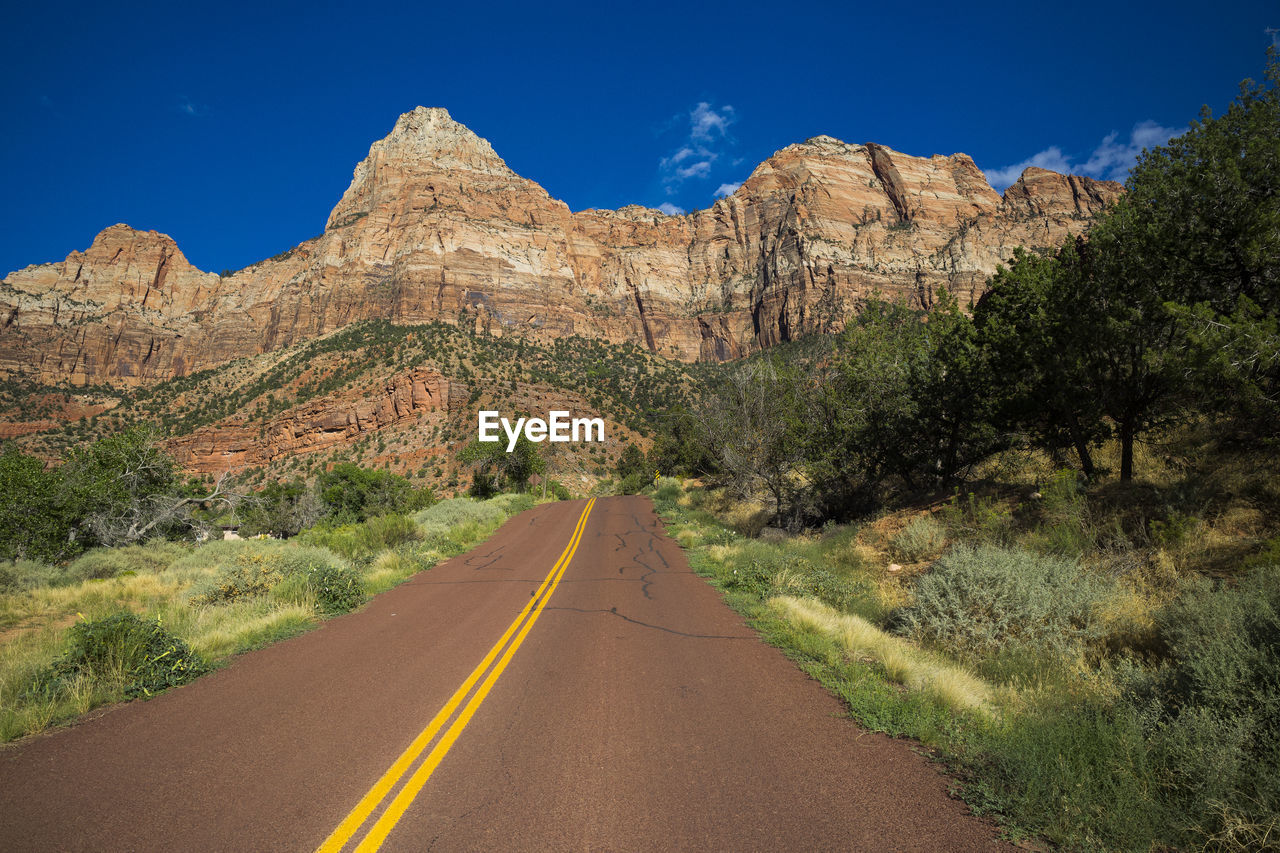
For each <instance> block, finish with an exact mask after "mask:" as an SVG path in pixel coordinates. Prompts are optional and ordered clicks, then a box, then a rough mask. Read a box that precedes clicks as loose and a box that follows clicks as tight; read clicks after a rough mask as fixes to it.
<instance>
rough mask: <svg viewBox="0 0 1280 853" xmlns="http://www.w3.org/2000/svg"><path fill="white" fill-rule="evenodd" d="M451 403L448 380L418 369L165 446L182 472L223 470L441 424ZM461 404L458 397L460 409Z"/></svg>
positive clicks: (229, 422)
mask: <svg viewBox="0 0 1280 853" xmlns="http://www.w3.org/2000/svg"><path fill="white" fill-rule="evenodd" d="M449 403H450V384H449V380H447V379H445V378H444V377H443V376H441V375H440V374H438V373H436V372H435V371H432V370H426V369H418V370H414V371H411V372H409V373H404V374H400V375H397V376H393V377H391V378H390V379H389V380H388V381H387V383H386V385H385V386H384V387H382V388H377V389H371V392H370V393H369V394H367V395H366V396H364V397H362V398H358V399H351V398H350V397H347V396H344V395H341V394H332V395H329V396H328V397H323V398H320V399H317V400H311V401H309V402H307V403H304V404H302V405H301V406H296V407H294V408H292V409H290V410H288V411H286V412H283V413H282V414H280V415H278V416H276V417H274V418H272V419H271V420H270V421H269V422H267V423H266V424H265V425H255V424H251V423H248V422H246V421H244V420H242V419H236V418H232V419H229V420H226V421H223V422H221V423H219V424H218V425H216V426H211V427H203V428H201V429H198V430H196V431H195V432H193V433H191V434H190V435H184V436H180V437H178V438H174V439H171V440H170V441H169V442H168V443H167V445H166V449H167V450H168V451H169V453H170V454H172V455H173V457H174V459H176V460H177V461H178V463H179V464H180V465H181V466H182V467H183V470H186V471H193V472H197V473H202V474H213V473H220V472H222V471H226V470H234V469H241V468H245V467H248V466H251V465H268V464H270V463H271V462H273V461H275V460H276V459H284V458H289V457H292V456H296V455H298V454H307V453H316V452H319V451H327V450H332V449H333V448H335V447H339V446H342V447H345V446H348V445H350V444H352V443H354V442H355V441H358V440H359V439H360V438H362V437H364V436H367V435H369V434H371V433H374V432H377V431H378V430H382V429H386V428H388V427H394V426H407V425H416V426H420V427H421V426H427V425H429V424H431V423H442V422H443V420H444V418H445V417H446V416H447V415H448V413H449ZM458 403H459V401H456V400H455V401H454V404H455V408H456V407H457V405H458Z"/></svg>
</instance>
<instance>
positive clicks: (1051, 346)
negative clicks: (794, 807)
mask: <svg viewBox="0 0 1280 853" xmlns="http://www.w3.org/2000/svg"><path fill="white" fill-rule="evenodd" d="M1277 164H1280V64H1278V63H1277V62H1276V61H1275V59H1274V57H1273V61H1272V63H1271V65H1270V68H1269V73H1268V82H1267V83H1266V84H1263V85H1254V84H1251V83H1246V84H1245V85H1244V86H1243V87H1242V90H1241V94H1240V97H1239V98H1238V99H1237V101H1236V102H1235V103H1233V104H1232V105H1231V107H1230V109H1229V110H1228V111H1227V112H1226V113H1225V114H1223V115H1221V116H1217V117H1214V116H1212V115H1209V114H1208V113H1206V114H1204V115H1202V116H1201V118H1200V120H1199V121H1197V122H1194V123H1193V124H1192V125H1191V128H1190V130H1189V131H1188V132H1187V133H1186V134H1184V135H1183V136H1181V137H1179V138H1177V139H1175V140H1172V141H1171V142H1170V143H1169V144H1168V145H1167V146H1164V147H1161V148H1157V149H1155V150H1152V151H1148V152H1146V153H1145V154H1144V155H1143V157H1142V158H1141V160H1140V162H1139V164H1138V166H1137V167H1136V168H1135V169H1134V170H1133V173H1132V175H1131V177H1130V179H1129V181H1128V182H1127V193H1126V195H1125V197H1124V198H1123V200H1122V201H1120V202H1119V203H1118V204H1117V205H1116V206H1115V207H1113V208H1112V209H1111V210H1110V211H1108V212H1107V213H1105V214H1104V215H1103V216H1101V217H1100V219H1099V220H1098V222H1097V223H1096V224H1095V225H1094V227H1093V228H1092V229H1091V231H1090V233H1089V237H1088V239H1087V240H1084V239H1081V240H1076V241H1072V242H1070V243H1068V244H1066V245H1064V246H1063V247H1062V248H1061V250H1060V251H1058V252H1057V253H1055V254H1053V255H1050V256H1047V257H1042V256H1038V255H1032V254H1026V253H1022V252H1019V253H1017V254H1016V256H1015V258H1014V259H1013V261H1012V263H1011V264H1010V266H1009V267H1008V268H1007V269H1002V270H1000V271H999V272H998V273H997V274H996V275H995V276H994V278H993V279H992V281H991V283H990V288H989V290H988V292H987V293H986V294H985V295H984V297H983V298H982V299H981V300H980V302H979V303H978V304H977V306H976V308H975V310H974V312H973V315H972V316H966V315H965V314H963V313H962V312H960V311H959V310H958V307H957V306H956V305H955V303H954V301H953V300H951V299H949V298H943V299H941V300H939V301H938V302H937V304H935V305H934V306H932V307H931V308H929V309H927V310H911V309H909V308H907V307H905V306H902V305H896V304H890V303H886V302H881V301H877V300H871V301H870V302H869V304H868V305H867V306H866V307H865V310H864V311H863V312H862V313H861V314H860V316H859V317H858V318H857V319H856V320H855V321H854V322H852V323H851V324H850V326H849V327H848V328H847V329H846V331H845V332H844V333H843V334H842V335H839V336H835V337H831V338H826V339H822V340H819V341H814V342H810V343H808V344H807V345H806V347H805V349H804V350H796V351H792V352H787V351H786V350H778V351H773V352H770V353H766V354H763V355H761V356H758V357H756V358H754V359H750V360H748V361H746V362H744V363H742V364H739V365H736V366H733V367H731V368H730V369H729V370H727V371H726V373H725V374H724V375H723V376H720V377H715V378H713V380H712V381H711V383H710V384H709V386H708V392H707V393H705V394H703V395H695V396H700V397H701V399H702V403H701V404H700V405H699V404H695V405H693V406H692V407H691V408H690V409H689V410H688V411H687V412H686V413H684V414H683V415H682V417H683V418H684V420H683V424H684V425H685V427H686V430H689V429H691V430H692V432H693V435H694V437H693V438H692V439H690V438H689V437H688V436H687V435H681V436H676V435H670V436H666V437H659V439H658V440H657V441H656V442H655V444H654V449H653V450H652V451H651V455H650V457H649V459H648V460H647V461H649V462H650V463H651V464H652V465H656V466H658V467H661V468H663V470H666V471H682V470H683V471H685V472H688V473H697V474H699V475H700V476H701V477H702V480H703V482H704V484H705V487H704V488H698V489H692V490H689V491H687V492H686V491H683V490H682V488H681V487H680V485H679V484H677V483H675V482H674V481H672V482H670V483H665V484H663V485H660V486H659V488H658V489H657V490H656V492H655V497H656V499H657V501H658V503H659V505H660V507H661V509H662V512H663V514H664V516H665V517H666V519H667V521H668V524H669V526H670V529H671V530H672V532H673V534H674V535H675V536H676V538H677V539H678V540H679V541H680V542H681V544H683V545H685V546H686V547H688V548H690V549H691V560H692V562H693V565H694V567H695V569H696V570H698V571H700V572H702V573H703V574H705V575H707V576H708V577H709V578H710V579H711V580H712V581H713V583H715V584H716V585H718V586H719V587H720V588H722V589H723V590H724V591H725V595H726V598H727V600H728V601H729V603H730V604H732V605H733V606H735V607H737V608H739V609H740V610H741V611H742V612H743V613H744V614H746V615H747V616H748V617H749V618H750V619H751V620H752V622H753V623H754V624H755V625H756V626H757V627H758V628H759V629H760V630H761V632H762V633H763V635H764V636H765V637H766V638H767V639H769V640H770V641H771V642H774V643H776V644H778V645H779V646H780V647H782V648H783V649H785V650H786V651H787V652H788V654H790V655H792V656H793V657H794V658H795V659H796V660H797V661H798V662H799V664H800V665H801V666H802V667H803V668H804V669H805V670H806V671H807V672H809V673H810V674H811V675H813V676H814V677H815V678H817V679H819V680H821V681H822V682H823V683H824V684H826V685H827V686H828V687H829V689H831V690H832V691H833V692H835V693H836V694H837V695H839V696H840V697H841V698H842V699H844V701H845V702H846V703H847V704H848V707H849V708H850V711H851V713H852V714H853V716H854V717H855V718H856V719H857V720H858V721H859V722H860V723H862V724H863V725H865V726H867V727H869V728H873V729H877V730H882V731H886V732H889V733H892V734H895V735H907V736H910V737H914V738H917V739H919V740H920V741H922V742H923V743H924V744H926V745H927V746H929V747H931V748H933V749H934V750H935V751H936V753H937V754H938V755H939V756H940V757H941V758H943V759H945V760H946V761H948V762H949V763H950V764H951V766H952V767H953V768H954V770H955V771H956V772H957V773H958V774H959V776H960V778H961V780H962V783H963V788H964V796H965V798H966V800H967V801H968V802H969V803H970V804H971V805H972V806H973V807H974V808H975V810H977V811H980V812H990V813H993V814H995V815H997V816H998V817H999V819H1000V820H1001V822H1002V824H1003V825H1004V827H1005V828H1006V831H1007V832H1008V833H1009V834H1011V835H1014V836H1023V835H1031V836H1038V837H1040V838H1044V839H1047V840H1048V841H1049V842H1051V843H1053V844H1055V845H1059V846H1061V847H1063V848H1066V849H1107V850H1151V849H1210V850H1259V849H1272V848H1275V847H1277V846H1280V781H1278V780H1280V730H1277V720H1280V455H1278V454H1277V452H1276V441H1277V438H1280V433H1278V432H1277V424H1280V187H1277V184H1276V182H1277V181H1278V180H1280V169H1277V168H1276V165H1277ZM689 446H693V447H698V446H701V447H704V448H706V449H707V451H709V452H707V453H705V455H702V456H699V457H696V458H695V457H694V456H692V455H690V456H688V457H685V458H682V457H681V452H682V451H680V450H679V448H683V447H689ZM766 527H771V528H773V529H771V530H769V531H767V532H768V535H767V536H764V537H761V533H762V531H764V529H765V528H766ZM779 528H782V529H779ZM757 537H759V538H757Z"/></svg>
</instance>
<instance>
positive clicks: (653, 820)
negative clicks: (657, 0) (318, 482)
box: [0, 497, 1001, 851]
mask: <svg viewBox="0 0 1280 853" xmlns="http://www.w3.org/2000/svg"><path fill="white" fill-rule="evenodd" d="M504 641H505V642H504ZM468 688H469V689H468ZM840 714H841V709H840V706H839V704H838V703H837V702H836V701H835V700H834V699H832V698H831V697H830V696H828V695H827V694H826V693H825V692H824V691H823V690H822V689H821V688H820V687H819V686H818V685H817V684H816V683H814V682H812V681H809V680H808V679H807V678H805V677H804V675H802V674H801V673H800V672H799V671H798V670H797V669H796V667H795V666H794V665H793V664H791V663H790V662H789V661H787V660H786V659H785V658H784V657H783V656H782V655H781V654H780V653H779V652H777V651H776V650H774V649H772V648H769V647H767V646H765V645H764V644H762V643H761V642H760V641H759V640H758V639H757V638H756V637H755V636H754V634H753V633H752V632H751V631H750V630H749V629H748V628H747V627H746V626H744V624H743V623H742V620H741V619H740V618H739V617H738V616H737V615H736V614H735V613H733V612H732V611H731V610H729V609H728V608H727V607H725V606H724V605H723V604H722V603H721V602H720V600H719V597H718V595H717V593H716V592H715V591H714V590H713V589H711V587H709V586H708V585H707V584H706V583H705V582H704V581H702V580H701V579H699V578H698V577H696V576H695V575H693V574H692V573H691V572H690V570H689V567H688V564H687V563H686V561H685V559H684V557H683V554H682V552H681V550H680V548H679V547H678V546H677V545H676V544H675V543H674V542H672V541H671V540H670V539H669V538H667V537H666V536H665V534H664V533H663V532H662V528H661V524H660V522H659V521H658V519H657V518H656V516H655V515H654V514H653V511H652V508H651V505H650V504H649V502H648V501H647V500H646V499H643V498H639V497H619V498H608V499H601V500H599V501H597V502H594V503H588V502H583V501H574V502H564V503H559V504H550V505H544V506H541V507H538V508H537V509H534V510H531V511H529V512H526V513H523V514H521V515H519V516H517V517H515V518H513V519H512V520H511V521H509V522H508V523H507V524H506V526H504V527H503V528H502V530H501V531H499V532H498V533H497V534H496V535H495V536H494V537H493V538H491V539H490V540H489V541H488V542H486V543H484V544H482V545H480V546H479V547H478V548H476V549H475V550H474V551H472V552H470V553H469V554H466V555H463V556H461V557H458V558H455V559H454V560H451V561H449V562H447V563H444V564H441V565H439V566H437V567H436V568H434V569H432V570H431V571H430V572H426V573H423V574H421V575H418V576H417V577H415V578H413V579H411V580H410V581H409V582H407V583H405V584H403V585H401V586H400V587H397V588H396V589H394V590H391V591H390V592H388V593H385V594H384V595H381V596H379V597H378V598H377V599H375V600H374V601H373V602H371V603H370V604H369V606H367V607H366V608H364V609H363V610H362V611H360V612H359V613H354V614H350V615H348V616H344V617H341V618H338V619H334V620H332V621H330V622H328V623H326V624H325V625H324V626H322V627H321V628H319V629H318V630H316V631H313V632H311V633H309V634H306V635H304V636H301V637H297V638H295V639H293V640H289V641H287V642H284V643H280V644H278V645H276V646H273V647H271V648H269V649H264V650H262V651H259V652H254V653H252V654H248V655H245V656H243V657H241V658H239V659H238V660H236V661H235V662H234V663H233V664H232V665H231V666H229V667H227V668H226V669H224V670H221V671H219V672H217V673H215V674H213V675H211V676H209V677H206V678H203V679H201V680H199V681H197V682H195V683H194V684H191V685H188V686H187V687H184V688H181V689H179V690H175V691H171V692H169V693H166V694H164V695H162V696H159V697H157V698H156V699H153V700H151V701H148V702H134V703H130V704H128V705H124V706H120V707H117V708H114V709H112V710H110V711H107V712H106V713H102V714H99V715H97V716H95V717H94V718H93V719H91V720H89V721H87V722H85V723H82V724H80V725H77V726H75V727H73V728H71V729H68V730H63V731H59V732H56V733H53V734H51V735H48V736H43V737H37V738H33V739H29V740H28V741H26V742H23V743H20V744H17V745H14V746H10V747H7V748H4V749H0V850H57V851H70V850H140V851H141V850H157V851H174V850H227V851H275V850H300V851H310V850H316V849H317V848H320V847H321V846H322V845H325V844H326V840H327V844H328V847H329V849H345V850H352V849H357V846H358V845H361V849H366V850H368V849H377V845H379V844H381V848H380V849H382V850H387V851H391V850H412V851H424V850H438V851H457V850H520V851H524V850H592V851H604V850H618V851H624V850H625V851H643V850H726V851H728V850H732V851H748V850H761V851H766V850H767V851H774V850H806V851H808V850H978V849H983V850H985V849H997V848H999V847H1000V846H1001V845H1000V844H999V843H998V842H997V841H995V836H994V830H993V828H992V827H991V826H990V825H989V824H987V823H985V822H983V821H981V820H978V819H976V818H973V817H970V816H968V815H967V814H966V813H965V810H964V808H963V806H962V805H961V804H959V803H958V802H956V801H955V800H952V799H950V798H949V797H948V796H947V794H946V787H947V783H946V780H944V779H943V778H942V777H941V776H940V775H939V774H938V773H937V772H936V771H935V770H934V769H933V768H932V767H930V766H928V765H927V763H926V762H925V761H924V760H923V759H921V758H920V757H919V756H917V755H915V754H914V753H913V752H911V750H910V749H909V747H908V746H907V745H906V744H905V743H901V742H894V741H891V740H889V739H888V738H885V737H882V736H879V735H872V734H867V733H865V732H862V731H860V730H859V729H858V728H856V727H855V726H854V725H852V724H851V723H850V722H848V720H846V719H841V718H840ZM400 769H403V770H404V772H403V773H397V772H396V771H397V770H400ZM380 783H381V784H380ZM384 788H385V789H386V795H385V796H382V793H383V789H384ZM362 804H363V805H362ZM366 815H367V819H365V818H366ZM344 822H345V823H344ZM344 826H345V827H346V829H349V830H350V831H349V832H347V831H344V830H343V828H344ZM348 836H349V837H348Z"/></svg>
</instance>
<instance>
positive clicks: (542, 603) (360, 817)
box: [317, 498, 596, 853]
mask: <svg viewBox="0 0 1280 853" xmlns="http://www.w3.org/2000/svg"><path fill="white" fill-rule="evenodd" d="M595 503H596V502H595V499H594V498H593V499H591V500H589V501H587V505H586V506H585V507H583V509H582V515H581V516H579V517H578V526H577V527H575V528H574V531H573V536H571V537H570V538H569V544H568V545H567V546H565V549H564V552H563V553H562V554H561V555H560V559H558V560H556V564H555V565H554V566H552V567H551V571H550V572H549V573H548V574H547V577H546V578H545V579H544V580H543V581H542V585H541V586H540V587H538V589H537V591H536V592H535V593H534V594H533V596H532V597H531V598H530V599H529V603H528V604H526V605H525V606H524V609H523V610H521V611H520V615H519V616H517V617H516V620H515V621H514V622H512V623H511V626H510V627H509V628H507V630H506V633H504V634H503V635H502V637H501V638H500V639H499V640H498V642H497V643H495V644H494V646H493V648H491V649H489V653H488V654H487V655H485V656H484V660H482V661H480V665H479V666H477V667H476V668H475V669H474V670H472V672H471V674H470V675H469V676H467V680H466V681H464V682H462V686H461V687H459V688H458V689H457V691H455V692H454V694H453V696H451V697H450V698H449V701H448V702H446V703H445V705H444V707H443V708H441V709H440V712H439V713H438V714H436V715H435V717H433V718H432V720H431V722H430V723H428V724H427V727H426V728H425V729H423V730H422V732H421V733H420V734H419V735H418V736H417V737H416V738H414V739H413V743H411V744H409V748H408V749H406V750H405V751H404V752H403V753H401V755H400V757H399V758H397V759H396V760H395V763H394V764H392V765H391V767H390V768H388V770H387V772H386V773H384V774H382V778H381V779H379V780H378V781H377V782H376V783H374V786H373V787H372V788H370V789H369V793H367V794H365V795H364V798H363V799H361V800H360V802H359V803H358V804H357V805H356V807H355V808H354V809H352V810H351V813H350V814H348V815H347V816H346V818H345V819H344V820H343V821H342V823H340V824H338V828H337V829H335V830H334V831H333V833H332V834H331V835H330V836H329V837H328V838H326V839H325V841H324V843H323V844H321V845H320V847H319V848H318V849H317V853H337V851H339V850H341V849H343V848H344V847H345V846H346V845H347V842H348V841H350V840H351V838H352V836H354V835H355V834H356V832H358V831H359V829H360V827H362V826H364V824H365V821H367V820H368V819H369V816H370V815H372V814H373V813H374V812H375V811H377V809H378V807H379V806H381V805H382V803H383V801H385V800H386V798H387V796H388V794H390V793H391V790H392V789H393V788H394V787H395V786H396V784H397V783H399V781H400V779H401V777H402V776H404V774H405V773H406V772H408V770H409V768H410V767H412V766H413V764H414V762H416V761H417V760H418V758H419V756H421V755H422V753H423V751H425V750H426V748H427V747H428V746H430V745H431V742H432V741H433V740H435V736H436V735H437V734H438V733H439V731H440V729H442V728H443V727H444V725H445V723H447V722H448V721H449V719H450V718H451V717H453V712H454V711H456V710H457V709H458V706H459V705H461V704H462V700H463V699H466V697H467V694H468V693H471V688H472V687H474V686H475V685H476V682H478V681H480V679H481V678H482V677H483V678H484V682H483V683H482V684H481V685H480V688H479V689H478V690H476V692H475V693H474V694H473V695H472V696H471V699H470V700H469V701H468V702H467V704H466V706H465V707H464V708H463V709H462V713H460V714H458V716H457V718H456V719H454V721H453V724H452V725H450V726H449V728H448V730H447V731H446V732H445V733H444V735H443V736H442V737H441V738H440V740H439V741H437V742H436V745H435V746H434V747H433V748H432V750H431V752H430V753H429V754H428V755H427V757H426V760H424V761H423V762H422V763H421V764H420V765H419V766H418V769H417V770H415V771H414V773H413V775H412V776H410V777H409V781H408V782H406V783H405V784H404V787H402V788H401V789H400V792H399V793H397V794H396V795H395V798H394V799H393V800H392V801H391V804H390V805H389V806H387V808H386V810H385V811H383V813H382V815H381V816H380V817H379V818H378V820H377V821H376V822H375V823H374V824H373V826H372V827H370V828H369V831H368V832H367V833H366V834H365V836H364V839H363V840H361V842H360V844H359V845H358V846H357V847H356V848H355V849H356V851H357V853H365V851H373V850H377V849H378V848H379V847H381V846H382V842H383V841H385V840H386V838H387V834H388V833H389V832H391V830H392V828H393V827H394V826H395V825H396V823H397V822H399V820H400V818H401V817H402V816H403V815H404V813H405V810H406V809H407V808H409V805H410V804H411V803H412V802H413V800H414V798H415V797H417V796H418V793H419V792H420V791H421V790H422V786H423V785H425V784H427V780H428V779H430V778H431V774H432V773H433V772H435V769H436V767H438V766H439V765H440V762H441V761H443V760H444V757H445V755H447V754H448V752H449V749H450V748H451V747H452V746H453V743H454V741H456V740H457V739H458V735H460V734H462V730H463V729H465V728H466V727H467V723H469V722H470V721H471V718H472V717H473V716H474V715H475V713H476V709H477V708H479V707H480V703H481V702H483V701H484V699H485V697H486V696H488V695H489V691H490V690H491V689H492V688H493V685H494V683H495V682H497V680H498V677H499V676H500V675H502V671H503V670H504V669H506V668H507V664H508V663H510V661H511V656H512V655H514V654H515V653H516V649H518V648H520V644H521V643H523V642H524V638H525V637H526V636H527V635H528V634H529V630H530V629H531V628H533V624H534V623H535V622H537V621H538V617H539V616H540V615H541V614H542V610H543V608H544V607H546V606H547V601H549V600H550V598H551V594H552V593H553V592H555V591H556V586H558V585H559V583H560V578H561V577H563V576H564V571H565V569H566V568H568V566H569V561H570V560H572V559H573V554H574V552H575V551H577V550H578V543H579V542H581V541H582V531H583V530H585V529H586V526H587V516H589V515H590V514H591V508H592V507H594V506H595ZM517 632H518V633H517ZM513 635H514V636H515V639H514V640H512V639H511V638H512V636H513ZM508 641H510V643H509V644H508ZM504 648H505V651H503V649H504ZM499 655H501V656H502V657H501V658H498V656H499ZM495 659H497V661H498V662H497V664H496V665H493V662H494V660H495ZM491 666H492V668H490V667H491ZM486 672H487V673H488V675H487V676H486V675H485V673H486Z"/></svg>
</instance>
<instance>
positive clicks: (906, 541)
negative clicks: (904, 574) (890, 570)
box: [889, 515, 947, 563]
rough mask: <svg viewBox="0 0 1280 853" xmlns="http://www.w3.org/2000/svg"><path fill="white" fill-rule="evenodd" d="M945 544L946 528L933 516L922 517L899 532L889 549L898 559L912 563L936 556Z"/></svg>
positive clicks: (913, 520)
mask: <svg viewBox="0 0 1280 853" xmlns="http://www.w3.org/2000/svg"><path fill="white" fill-rule="evenodd" d="M946 544H947V531H946V528H944V527H943V526H942V525H941V524H940V523H938V521H937V520H936V519H935V518H934V517H933V516H931V515H922V516H920V517H919V518H914V519H912V520H911V522H910V523H909V524H907V526H906V527H904V528H902V529H901V530H899V531H898V533H897V535H895V536H894V537H893V540H892V542H891V543H890V545H889V547H890V550H892V552H893V554H894V556H896V557H897V558H898V559H900V560H902V561H904V562H907V563H914V562H916V561H917V560H923V559H924V558H926V557H931V556H934V555H936V554H938V553H939V552H941V551H942V549H943V548H944V547H946Z"/></svg>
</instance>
